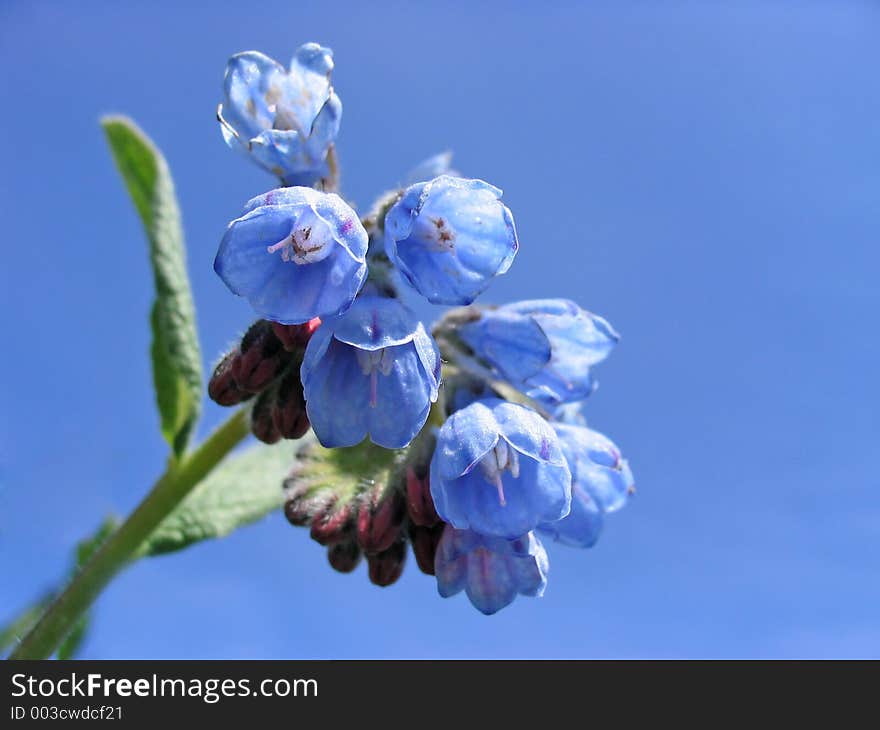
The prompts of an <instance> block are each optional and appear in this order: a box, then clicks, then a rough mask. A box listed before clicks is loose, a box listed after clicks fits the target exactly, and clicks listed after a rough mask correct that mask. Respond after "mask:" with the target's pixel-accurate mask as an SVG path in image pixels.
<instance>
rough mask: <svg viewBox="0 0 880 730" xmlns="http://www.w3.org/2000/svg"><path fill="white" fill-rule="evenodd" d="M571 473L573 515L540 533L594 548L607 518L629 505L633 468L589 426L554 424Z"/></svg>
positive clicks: (543, 526)
mask: <svg viewBox="0 0 880 730" xmlns="http://www.w3.org/2000/svg"><path fill="white" fill-rule="evenodd" d="M553 429H554V430H555V431H556V433H557V435H558V436H559V441H560V443H561V444H562V452H563V453H564V454H565V460H566V461H567V462H568V466H569V469H571V512H569V513H568V515H567V516H566V517H563V518H562V519H561V520H558V521H556V522H550V523H542V524H540V525H539V526H538V529H539V530H540V531H541V532H542V533H544V534H546V535H548V536H550V537H552V538H553V539H554V540H556V541H557V542H561V543H563V544H565V545H572V546H574V547H592V546H593V545H594V544H595V543H596V540H598V539H599V533H600V532H601V530H602V525H603V523H604V521H605V515H606V514H608V513H609V512H615V511H616V510H619V509H620V508H621V507H623V506H624V504H626V500H627V498H628V497H629V495H630V492H631V491H632V489H633V475H632V472H631V471H630V468H629V464H628V463H627V462H626V460H625V459H623V458H621V455H620V451H619V450H618V448H617V447H616V446H615V445H614V444H613V443H612V442H611V440H610V439H608V438H607V437H605V436H603V435H602V434H601V433H599V432H598V431H593V430H592V429H589V428H587V427H586V426H576V425H570V424H564V423H554V424H553Z"/></svg>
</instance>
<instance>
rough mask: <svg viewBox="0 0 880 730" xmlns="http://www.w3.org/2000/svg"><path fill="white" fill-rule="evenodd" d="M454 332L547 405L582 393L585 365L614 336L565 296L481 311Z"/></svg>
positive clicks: (587, 388)
mask: <svg viewBox="0 0 880 730" xmlns="http://www.w3.org/2000/svg"><path fill="white" fill-rule="evenodd" d="M459 334H460V336H461V339H462V340H464V342H465V343H466V344H467V345H468V346H469V347H470V348H471V349H472V350H473V351H474V353H475V354H476V356H477V357H478V358H480V359H481V360H483V361H484V362H485V363H487V364H488V365H489V366H490V367H491V368H492V369H493V370H495V372H496V373H497V374H498V375H499V376H500V377H501V378H503V379H504V380H506V381H508V382H509V383H510V384H511V385H513V386H514V387H515V388H517V389H518V390H521V391H522V392H523V393H525V394H526V395H528V396H529V397H531V398H534V399H536V400H538V401H540V402H542V403H546V404H551V405H553V404H558V403H566V402H571V401H577V400H583V399H584V398H586V397H588V396H589V395H590V394H591V393H592V392H593V390H594V389H595V387H596V384H595V381H594V379H593V375H592V372H591V370H590V368H592V366H593V365H595V364H596V363H599V362H601V361H602V360H604V359H605V358H606V357H607V356H608V354H609V353H610V352H611V350H612V349H613V348H614V345H615V344H617V341H618V339H620V336H619V335H618V334H617V332H615V331H614V328H613V327H612V326H611V325H610V324H609V323H608V322H606V321H605V320H604V319H602V318H601V317H598V316H596V315H595V314H591V313H590V312H587V311H585V310H583V309H581V308H580V307H578V305H577V304H575V303H574V302H572V301H569V300H568V299H535V300H531V301H524V302H516V303H514V304H506V305H504V306H502V307H498V308H497V309H493V310H487V311H484V312H483V313H482V315H481V316H480V318H479V319H477V320H475V321H471V322H467V323H464V324H463V325H461V328H460V331H459Z"/></svg>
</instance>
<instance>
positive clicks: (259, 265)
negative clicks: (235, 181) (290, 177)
mask: <svg viewBox="0 0 880 730" xmlns="http://www.w3.org/2000/svg"><path fill="white" fill-rule="evenodd" d="M366 254H367V232H366V231H365V230H364V227H363V225H362V224H361V222H360V220H359V219H358V216H357V213H355V212H354V211H353V210H352V209H351V208H349V207H348V205H346V204H345V202H343V200H342V198H340V197H339V196H338V195H335V194H332V193H321V192H318V191H317V190H313V189H311V188H303V187H293V188H279V189H278V190H272V191H270V192H268V193H265V194H264V195H260V196H257V197H256V198H253V199H252V200H250V201H249V202H248V203H247V205H246V206H245V209H244V212H243V213H242V215H241V217H240V218H236V219H235V220H234V221H232V223H230V224H229V227H228V228H227V229H226V234H225V235H224V236H223V240H222V241H221V242H220V249H219V251H218V252H217V257H216V259H215V260H214V271H216V272H217V274H218V275H219V276H220V278H221V279H223V282H224V283H225V284H226V286H228V287H229V288H230V289H231V290H232V292H233V293H235V294H238V295H239V296H242V297H245V298H246V299H247V300H248V301H249V302H250V304H251V306H252V307H253V308H254V309H255V310H256V311H257V313H258V314H259V315H260V316H261V317H263V318H265V319H270V320H273V321H275V322H281V323H282V324H300V323H302V322H308V321H309V320H310V319H312V318H314V317H325V316H334V315H338V314H341V313H342V312H344V311H345V310H346V309H348V307H349V306H350V305H351V303H352V301H353V300H354V298H355V296H356V295H357V293H358V291H359V290H360V288H361V286H362V284H363V283H364V279H365V278H366V274H367V264H366Z"/></svg>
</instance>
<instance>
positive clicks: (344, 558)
mask: <svg viewBox="0 0 880 730" xmlns="http://www.w3.org/2000/svg"><path fill="white" fill-rule="evenodd" d="M362 555H363V554H362V553H361V549H360V548H359V547H358V546H357V543H356V542H355V541H354V540H346V541H345V542H340V543H337V544H336V545H331V546H330V547H329V548H328V549H327V560H329V561H330V565H331V566H332V567H333V570H338V571H339V572H340V573H351V571H353V570H354V569H355V568H357V566H358V564H359V563H360V562H361V557H362Z"/></svg>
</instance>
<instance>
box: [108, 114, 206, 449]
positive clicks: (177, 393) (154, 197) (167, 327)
mask: <svg viewBox="0 0 880 730" xmlns="http://www.w3.org/2000/svg"><path fill="white" fill-rule="evenodd" d="M101 125H102V126H103V127H104V132H105V134H106V135H107V141H108V143H109V145H110V150H111V152H112V154H113V159H114V160H115V162H116V166H117V167H118V168H119V172H120V173H121V174H122V178H123V180H124V181H125V185H126V187H127V188H128V192H129V195H131V199H132V201H133V202H134V205H135V208H136V209H137V212H138V214H139V215H140V217H141V220H142V221H143V224H144V228H145V229H146V233H147V240H148V241H149V248H150V263H151V265H152V268H153V278H154V282H155V288H156V300H155V303H154V304H153V309H152V312H151V315H150V322H151V325H152V329H153V343H152V347H151V355H152V361H153V381H154V384H155V388H156V402H157V405H158V407H159V416H160V420H161V426H162V435H163V436H164V437H165V440H166V441H167V442H168V444H169V445H170V446H171V448H172V450H173V453H174V455H175V456H178V457H179V456H180V455H181V454H183V453H184V451H185V450H186V446H187V443H188V441H189V437H190V435H191V433H192V430H193V428H194V426H195V423H196V421H197V419H198V416H199V409H200V406H201V396H202V357H201V353H200V351H199V342H198V336H197V334H196V323H195V309H194V307H193V301H192V294H191V293H190V286H189V277H188V276H187V273H186V254H185V247H184V239H183V229H182V227H181V224H180V210H179V208H178V205H177V198H176V196H175V194H174V183H173V182H172V180H171V173H170V172H169V170H168V164H167V163H166V162H165V158H164V157H163V156H162V153H161V152H159V150H158V149H157V148H156V147H155V145H154V144H153V143H152V142H151V141H150V139H149V138H148V137H147V136H146V135H145V134H144V133H143V132H142V131H141V130H140V129H139V128H138V126H137V125H136V124H135V123H134V122H133V121H131V120H130V119H127V118H126V117H105V118H104V119H102V120H101Z"/></svg>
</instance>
